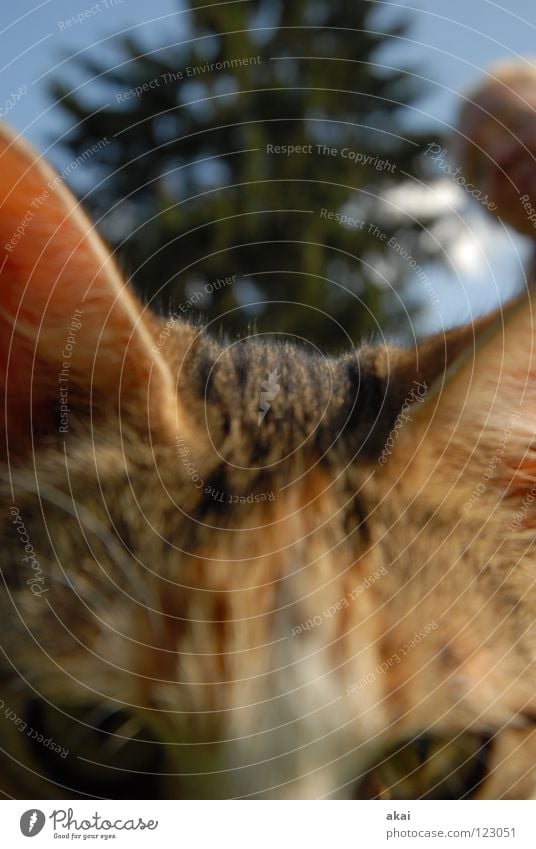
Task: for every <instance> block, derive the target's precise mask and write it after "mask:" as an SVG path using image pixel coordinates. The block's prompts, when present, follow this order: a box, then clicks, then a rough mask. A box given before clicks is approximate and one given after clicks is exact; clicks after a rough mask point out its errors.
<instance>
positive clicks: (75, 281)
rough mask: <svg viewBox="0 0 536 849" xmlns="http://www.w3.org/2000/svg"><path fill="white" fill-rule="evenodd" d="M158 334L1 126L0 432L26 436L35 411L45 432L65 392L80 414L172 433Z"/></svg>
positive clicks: (21, 145)
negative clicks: (116, 414) (103, 413)
mask: <svg viewBox="0 0 536 849" xmlns="http://www.w3.org/2000/svg"><path fill="white" fill-rule="evenodd" d="M160 330H161V327H160V323H159V322H158V321H157V320H156V319H155V317H154V316H153V315H152V314H151V313H150V312H149V311H148V310H147V309H146V308H144V306H143V304H141V303H140V302H139V301H138V299H137V298H136V297H135V296H134V295H133V294H132V292H131V291H130V290H129V288H128V287H127V285H126V283H125V282H124V280H123V279H122V277H121V275H120V274H119V272H118V269H117V267H116V265H115V263H114V261H113V259H112V257H111V255H110V253H109V251H108V250H107V248H106V247H105V245H104V244H103V242H102V240H101V239H100V238H99V236H98V235H97V233H96V231H95V227H94V226H93V225H92V223H91V222H90V221H89V219H88V218H87V217H86V215H85V214H84V212H83V211H82V209H81V207H80V205H79V204H78V202H77V201H76V199H75V198H74V197H73V195H72V194H71V193H70V191H69V190H68V189H67V188H66V186H65V184H64V182H63V180H62V179H61V177H60V176H58V174H57V173H56V172H55V171H54V170H53V169H52V168H51V167H50V166H49V165H48V164H47V162H46V161H45V160H44V159H43V158H42V157H40V156H39V155H38V154H37V153H36V152H35V151H34V150H33V149H32V148H31V147H30V146H29V145H28V144H26V143H25V142H23V141H21V140H20V139H18V138H16V137H15V135H14V134H13V133H12V132H11V131H10V130H8V129H7V128H6V127H5V126H1V127H0V387H1V389H2V390H3V394H4V395H6V403H5V406H4V410H5V416H4V414H2V417H1V419H2V424H1V426H0V432H2V431H4V429H5V428H7V429H8V431H9V432H10V434H11V439H10V442H11V443H12V444H13V442H16V441H17V440H22V439H23V434H22V431H24V430H25V422H28V421H29V420H30V416H31V418H32V425H31V431H32V434H33V435H35V434H36V433H43V432H47V431H48V430H49V429H51V428H52V427H53V426H54V425H53V422H56V421H57V411H58V407H59V406H60V402H61V401H62V398H67V397H68V399H69V401H68V403H69V406H70V408H71V409H72V411H73V413H75V414H77V415H86V414H87V415H89V413H90V408H92V410H91V412H92V413H93V414H94V415H98V413H99V410H108V411H109V410H110V409H112V408H114V409H116V410H120V411H121V413H122V414H123V413H124V414H125V415H128V414H129V411H132V410H134V411H135V414H136V416H137V417H138V420H139V421H144V422H145V425H149V426H150V427H151V429H152V430H154V431H155V432H157V433H159V434H162V433H165V432H169V433H170V434H171V433H172V432H173V431H174V429H175V428H176V406H175V402H176V393H175V381H174V378H173V375H172V373H171V368H170V364H169V363H168V362H167V361H166V359H165V358H164V357H163V356H162V355H161V352H160V350H159V348H158V346H156V345H155V343H156V341H157V338H158V334H159V332H160ZM60 390H61V391H60ZM62 392H63V395H62ZM26 430H28V428H26ZM25 435H26V437H27V436H28V433H26V434H25Z"/></svg>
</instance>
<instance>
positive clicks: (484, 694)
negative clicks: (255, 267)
mask: <svg viewBox="0 0 536 849" xmlns="http://www.w3.org/2000/svg"><path fill="white" fill-rule="evenodd" d="M0 203H1V204H2V212H1V215H0V246H1V251H2V263H3V264H2V267H1V272H0V278H1V280H0V329H1V332H0V377H1V382H2V388H3V395H4V408H3V409H4V415H3V417H2V424H1V431H2V440H3V444H4V459H3V462H2V466H1V480H2V510H3V513H4V518H3V530H2V555H1V557H2V562H1V566H2V576H3V581H4V586H3V590H2V593H1V607H2V622H3V626H2V650H3V655H2V657H3V659H2V661H1V663H0V677H1V678H2V680H3V684H4V686H3V688H2V703H3V704H2V706H1V711H0V743H1V745H2V747H3V749H4V752H5V754H4V755H3V759H4V764H3V774H4V775H5V776H6V786H5V788H3V789H4V790H5V792H8V793H11V794H12V795H15V796H17V795H28V794H29V795H30V796H33V797H39V798H43V797H45V796H51V797H67V798H69V797H72V796H77V795H81V796H84V795H90V796H95V795H96V796H99V795H101V796H110V797H122V796H123V797H127V798H132V797H136V796H137V795H141V796H142V797H147V796H151V795H155V796H156V795H166V796H205V797H206V796H212V797H214V796H215V797H218V796H247V795H253V796H257V797H260V796H287V797H293V796H299V797H308V796H327V795H331V796H342V797H345V796H352V795H354V796H367V797H368V796H377V795H380V796H383V797H385V798H389V797H393V798H415V797H416V796H418V795H423V794H426V793H428V794H430V795H434V794H435V795H438V796H440V797H442V796H445V795H446V796H448V795H450V796H460V795H463V794H464V793H469V792H471V793H475V794H478V793H479V794H480V795H483V796H486V795H487V796H488V797H495V796H498V795H504V794H513V795H514V796H515V795H518V796H528V795H531V793H532V792H533V779H532V778H531V775H532V771H531V770H529V769H528V764H529V762H530V763H532V761H531V758H532V754H531V752H532V751H533V746H534V743H533V741H532V736H533V733H532V727H533V725H532V723H533V718H534V711H535V708H536V705H535V704H534V696H533V691H534V687H533V686H532V675H533V672H532V667H531V664H532V663H533V658H534V651H535V634H534V625H533V622H534V610H535V606H536V600H535V597H534V589H533V572H534V567H535V566H536V564H535V563H534V555H533V553H532V539H533V528H534V525H535V520H534V516H535V513H534V507H533V502H534V498H535V493H534V492H533V487H534V486H535V482H536V475H535V469H536V465H535V459H534V457H535V454H534V447H533V422H534V420H535V414H536V391H535V389H534V368H535V362H534V359H535V355H534V353H533V330H532V311H531V302H530V300H529V299H528V298H522V299H520V300H518V301H517V302H516V303H513V304H511V305H509V306H508V307H507V308H506V309H504V310H502V311H499V312H498V313H497V314H495V315H492V316H490V317H487V318H485V319H481V320H480V321H478V322H476V323H475V324H470V325H467V326H465V327H461V328H458V329H454V330H450V331H448V332H445V333H442V334H440V335H438V336H435V337H432V338H431V339H428V340H426V341H424V342H423V343H422V344H419V345H416V346H415V347H414V348H413V349H402V348H398V347H394V346H393V347H390V346H378V347H371V346H362V347H356V348H355V349H353V350H349V351H348V352H347V353H345V354H344V355H342V356H340V357H338V358H334V357H324V356H322V355H321V354H318V353H315V354H311V353H310V352H308V351H307V350H306V349H304V348H300V347H296V346H292V345H289V344H286V343H279V342H277V341H273V340H272V341H270V340H266V339H265V338H264V337H258V338H257V337H248V338H246V339H241V340H231V341H227V342H221V341H220V342H216V341H215V340H214V339H212V338H210V336H209V335H208V334H206V333H205V331H204V330H203V328H202V327H200V326H199V325H195V324H190V323H188V322H186V321H184V320H183V319H182V318H181V316H180V310H177V313H176V314H173V315H171V316H166V317H164V318H162V317H157V316H156V315H155V314H153V312H152V311H151V309H150V305H146V304H143V303H142V302H141V300H139V299H138V298H137V297H136V296H135V295H134V294H133V292H132V291H131V290H130V289H129V287H128V285H127V284H126V282H125V281H124V279H123V277H122V276H121V274H120V272H119V270H118V267H117V265H116V264H115V263H114V260H113V258H112V257H111V255H110V253H109V251H108V250H107V249H106V247H105V246H104V245H103V243H102V241H101V240H100V238H99V237H98V235H97V233H96V231H95V228H94V226H93V225H92V224H91V223H90V221H89V220H88V218H87V217H86V216H85V215H84V213H83V212H82V211H81V209H80V206H79V204H78V203H77V202H76V200H75V199H74V198H73V196H72V195H71V194H70V193H69V191H68V190H67V189H66V187H65V185H64V184H63V182H62V181H61V179H60V178H59V177H58V176H57V175H56V174H55V173H54V172H53V170H52V169H51V168H50V167H49V166H48V165H47V164H46V163H45V162H44V161H43V159H42V158H41V157H39V156H38V155H37V154H36V153H35V152H34V151H32V150H31V148H29V147H28V146H27V145H26V144H25V143H23V142H21V141H20V140H19V139H17V138H15V137H14V135H12V134H11V133H10V132H9V131H8V130H6V129H5V128H4V129H3V130H2V135H1V140H0ZM531 743H532V748H531V745H529V744H531ZM385 764H387V767H386V768H385V769H384V766H385ZM393 764H395V767H394V768H395V774H398V775H399V779H398V780H396V781H393V779H392V776H393V774H394V773H393ZM382 765H383V766H382ZM396 769H398V773H396ZM385 775H388V776H391V778H389V779H387V778H386V777H385Z"/></svg>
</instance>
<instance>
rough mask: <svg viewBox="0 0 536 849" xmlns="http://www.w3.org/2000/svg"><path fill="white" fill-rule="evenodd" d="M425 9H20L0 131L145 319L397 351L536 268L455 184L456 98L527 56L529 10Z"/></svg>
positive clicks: (480, 6) (223, 5)
mask: <svg viewBox="0 0 536 849" xmlns="http://www.w3.org/2000/svg"><path fill="white" fill-rule="evenodd" d="M432 5H433V7H434V8H433V10H431V9H430V8H428V7H429V6H430V4H428V3H425V2H424V0H415V2H413V3H391V2H372V0H354V1H353V2H348V0H291V2H279V0H225V2H215V3H211V2H207V0H203V2H195V1H194V2H184V3H183V2H180V1H179V0H151V2H150V3H147V2H146V0H143V2H142V0H94V2H92V0H19V3H18V4H17V7H16V10H15V7H13V8H10V9H9V10H3V26H2V30H1V45H2V66H3V67H2V95H1V97H0V115H1V116H2V117H3V118H4V119H5V120H6V121H7V122H9V123H10V124H11V125H12V126H14V127H15V128H16V129H17V131H19V132H21V133H23V134H24V135H25V136H26V137H27V138H29V140H30V141H32V142H33V144H34V145H35V146H36V147H38V149H39V150H40V151H42V152H43V153H45V154H46V156H47V157H48V158H49V159H50V160H51V161H52V163H53V164H54V165H55V166H56V168H57V169H58V171H59V172H60V174H61V175H62V177H63V178H64V179H65V181H66V182H67V183H68V184H69V185H70V186H71V188H72V189H73V191H74V192H75V193H76V195H77V196H78V197H79V198H81V199H82V200H83V203H84V205H85V206H86V208H87V209H88V210H89V212H90V214H91V215H92V216H93V218H94V220H95V221H96V222H97V226H98V229H99V230H100V232H101V233H102V234H103V235H104V237H105V238H106V240H107V241H108V243H109V244H111V246H112V247H113V249H114V251H115V252H116V254H117V257H118V261H119V263H120V265H121V268H122V269H123V271H124V273H125V275H126V276H127V278H128V279H129V280H131V282H132V284H133V285H134V287H135V288H136V289H137V291H138V292H139V293H140V294H141V295H142V296H143V298H144V299H145V300H146V301H147V302H149V303H151V305H152V306H153V307H154V308H155V309H157V310H159V311H161V312H163V313H169V312H171V313H173V312H177V313H179V314H181V315H185V316H189V317H190V318H192V319H193V320H200V321H202V322H203V323H207V324H210V326H211V328H212V329H213V331H214V332H216V333H225V334H228V335H229V336H231V337H237V336H242V335H244V334H246V333H251V332H260V333H269V334H270V333H288V334H290V335H292V336H294V337H303V338H305V339H307V340H309V341H310V342H312V343H313V344H315V345H318V346H319V347H321V348H322V349H324V350H331V351H340V350H342V349H344V348H347V347H348V345H349V340H351V341H352V342H354V343H358V342H359V341H361V340H363V339H370V338H374V337H378V336H382V335H383V334H386V335H388V336H389V337H390V338H394V339H395V340H405V341H410V340H412V339H414V338H415V337H416V336H421V335H423V334H424V333H428V332H430V331H434V330H440V329H441V328H443V327H447V326H451V325H453V324H456V323H459V322H462V321H466V320H469V319H470V318H473V317H475V316H476V315H478V314H480V313H482V312H485V311H487V310H489V309H490V308H491V307H492V306H494V305H496V304H497V303H499V302H501V301H504V300H505V299H506V298H507V297H508V296H509V295H511V294H512V293H513V292H515V291H516V290H518V289H520V288H521V287H522V286H523V285H525V284H526V280H525V268H526V264H527V257H528V255H529V253H530V247H531V246H530V240H527V239H525V238H523V237H521V236H519V235H518V234H516V233H514V232H513V231H512V230H510V229H509V228H508V227H506V226H505V225H504V224H503V223H502V222H501V221H500V220H496V219H493V218H492V217H491V216H490V215H489V213H487V212H486V211H485V209H484V208H483V205H482V204H481V203H478V202H477V201H475V200H474V199H473V198H471V197H470V196H469V194H468V192H467V191H466V190H464V189H463V188H462V187H461V186H460V185H458V181H457V180H456V179H454V178H453V176H452V175H451V174H449V173H448V165H450V166H451V168H453V169H455V168H456V146H455V134H454V126H455V123H456V115H457V111H458V109H459V107H460V104H461V99H462V98H463V95H464V93H466V92H467V91H468V89H469V88H470V87H471V86H474V84H475V83H477V82H478V80H479V78H480V75H481V74H482V72H483V71H484V70H485V69H486V68H487V67H488V66H489V65H490V63H492V62H494V61H496V60H497V59H500V58H503V57H506V58H508V57H510V58H516V57H520V56H524V55H532V54H536V8H535V7H534V4H533V3H532V2H530V0H510V2H509V4H508V8H503V7H501V6H500V5H499V4H498V3H495V2H491V0H472V2H471V3H467V2H466V0H465V2H462V0H451V2H449V3H448V4H432ZM432 145H436V147H431V146H432ZM439 150H441V151H443V153H442V155H441V156H437V155H436V156H435V157H434V156H433V155H431V152H436V154H437V151H439Z"/></svg>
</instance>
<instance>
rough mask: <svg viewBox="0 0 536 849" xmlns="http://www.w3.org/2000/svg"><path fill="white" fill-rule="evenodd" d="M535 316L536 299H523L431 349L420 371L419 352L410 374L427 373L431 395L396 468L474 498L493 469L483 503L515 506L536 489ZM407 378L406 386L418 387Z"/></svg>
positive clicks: (404, 438)
mask: <svg viewBox="0 0 536 849" xmlns="http://www.w3.org/2000/svg"><path fill="white" fill-rule="evenodd" d="M535 318H536V316H535V314H534V303H533V299H532V297H530V296H529V295H523V296H522V297H519V298H517V299H516V300H514V301H512V302H511V303H510V304H507V305H506V306H504V307H502V308H501V309H499V310H497V311H496V312H495V313H493V314H492V315H490V316H489V317H488V318H486V319H483V320H481V321H479V322H478V323H477V324H474V325H473V324H468V325H466V326H465V327H462V328H460V329H458V330H452V331H448V332H447V333H446V334H445V335H444V336H442V337H441V336H438V337H434V339H432V340H430V341H429V342H427V343H425V344H424V346H422V347H421V348H420V349H419V350H418V354H419V368H418V369H417V368H416V365H415V362H416V360H415V356H414V355H413V354H412V355H411V357H407V358H406V362H405V363H403V364H402V366H403V370H404V371H405V374H406V375H407V376H411V369H412V368H413V370H414V372H415V373H417V371H418V372H419V373H420V374H424V375H427V377H426V378H425V380H426V382H427V384H428V392H427V394H426V399H425V400H424V401H423V402H422V401H421V403H414V404H413V405H412V407H411V415H410V418H411V421H410V422H409V424H408V426H407V427H403V428H401V429H400V431H399V432H398V433H397V439H396V443H397V444H396V446H395V448H394V450H393V452H392V457H393V461H395V465H396V466H398V465H399V464H402V465H404V466H406V467H407V468H409V467H410V466H411V472H412V484H413V485H414V486H415V487H416V488H417V487H418V486H419V485H420V483H422V482H424V481H426V482H427V481H429V480H430V477H431V476H433V479H434V482H435V483H437V484H438V485H439V483H440V481H441V480H443V481H444V483H445V485H446V486H447V488H448V487H449V486H451V484H452V485H453V486H455V487H456V490H457V492H458V493H460V492H461V491H462V490H464V489H466V490H467V491H469V492H471V491H472V490H473V488H474V487H475V482H476V483H478V482H479V481H480V480H481V478H482V476H483V475H484V474H485V473H486V468H487V465H489V464H491V466H492V469H491V472H490V473H486V484H485V486H484V487H482V490H483V492H484V491H485V497H483V499H482V500H483V502H486V501H487V499H488V498H492V499H493V500H494V501H496V500H501V501H503V500H504V498H505V497H507V496H508V497H511V498H512V501H511V504H512V505H514V506H515V502H516V499H519V500H520V499H521V498H522V496H523V494H524V493H525V492H527V491H528V490H530V489H531V487H533V486H534V484H535V482H536V453H535V447H534V445H535V444H534V433H535V432H536V345H535V341H536V339H535V330H534V322H535ZM447 352H448V354H447ZM410 361H411V363H410ZM396 370H397V366H396V364H395V373H396ZM407 376H406V379H405V381H402V384H403V385H405V386H410V381H409V379H408V377H407ZM420 477H422V481H421V480H420ZM449 481H450V483H449ZM432 491H433V487H432V489H430V488H428V489H427V493H428V496H429V497H431V493H432ZM438 492H439V488H438ZM458 497H460V496H458ZM462 497H464V496H463V495H462ZM510 509H513V507H511V508H510Z"/></svg>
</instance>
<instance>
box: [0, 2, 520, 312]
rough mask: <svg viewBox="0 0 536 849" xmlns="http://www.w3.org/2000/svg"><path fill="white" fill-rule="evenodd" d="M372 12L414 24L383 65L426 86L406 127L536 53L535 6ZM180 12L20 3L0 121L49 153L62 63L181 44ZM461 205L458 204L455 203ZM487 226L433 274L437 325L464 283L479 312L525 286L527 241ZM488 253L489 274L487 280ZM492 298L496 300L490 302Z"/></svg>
mask: <svg viewBox="0 0 536 849" xmlns="http://www.w3.org/2000/svg"><path fill="white" fill-rule="evenodd" d="M245 1H246V2H247V0H245ZM208 2H209V0H207V4H208ZM505 2H506V0H505ZM374 5H375V6H376V8H377V14H378V20H379V21H381V20H382V18H383V17H384V16H387V17H389V18H392V17H393V16H395V17H396V16H397V14H399V13H406V14H407V15H408V16H409V17H410V18H411V20H412V21H413V25H412V29H411V36H410V38H408V39H404V40H400V41H398V42H394V43H393V44H392V45H391V46H390V47H389V48H387V49H384V50H383V51H382V53H381V54H380V56H379V57H378V58H379V60H380V61H382V62H385V63H386V64H392V65H400V64H403V65H408V64H411V65H413V66H417V67H418V69H419V72H420V73H421V74H422V75H423V77H424V78H425V79H426V80H428V83H429V94H428V95H427V96H426V97H425V98H424V99H423V100H422V102H421V103H420V104H419V108H420V111H415V112H411V113H408V116H407V120H409V121H411V122H412V123H416V122H417V123H419V124H422V125H424V126H429V127H430V128H431V129H436V130H445V129H447V128H448V127H449V126H450V125H451V124H452V121H453V119H454V116H455V111H456V106H457V103H458V102H459V101H458V97H459V92H460V91H463V90H464V89H466V88H467V86H469V85H471V83H472V82H473V81H474V80H475V79H476V78H477V77H478V75H479V73H480V71H481V70H483V69H485V68H486V67H487V66H489V64H490V63H492V62H493V61H494V60H497V59H499V58H503V57H505V56H510V57H516V56H517V57H519V56H523V55H531V54H535V55H536V4H535V3H534V0H508V7H507V8H506V6H502V5H501V4H499V3H495V2H492V0H449V2H448V3H446V2H435V3H433V2H426V0H413V2H407V3H405V2H398V3H391V2H376V0H375V2H374ZM180 8H181V6H180V3H179V2H177V0H150V2H147V0H18V3H17V4H16V6H15V4H13V6H11V7H10V8H9V9H8V10H7V11H3V15H2V18H3V20H2V27H1V28H0V45H1V51H0V56H1V57H2V76H1V79H2V85H1V89H0V92H1V93H0V110H2V114H4V115H5V117H6V120H7V121H8V122H9V123H11V124H12V125H13V126H14V127H15V128H16V129H18V130H19V131H21V132H24V134H25V135H26V136H27V137H28V138H29V139H30V140H31V141H32V142H33V143H34V144H35V145H36V146H37V147H38V148H40V149H41V150H45V149H46V148H47V147H48V146H49V144H50V142H51V141H52V140H54V139H55V138H57V137H58V135H60V134H61V132H62V131H63V130H64V129H66V127H67V124H66V119H65V118H64V117H63V115H62V113H61V111H60V110H59V108H58V107H57V106H55V105H54V104H53V103H52V101H51V99H50V97H49V94H48V92H47V83H48V82H49V80H50V78H51V76H52V75H53V74H54V72H55V70H57V66H58V64H59V63H61V62H63V61H64V60H65V58H66V57H67V56H68V55H72V54H73V53H76V52H77V51H80V50H85V49H88V48H91V49H92V50H93V52H101V53H102V54H104V55H110V56H111V55H113V52H111V51H112V44H113V39H112V38H111V36H113V35H114V34H117V33H119V32H125V31H128V30H129V29H133V31H134V32H136V33H137V34H138V36H140V37H141V38H142V40H143V42H144V44H146V45H147V46H148V47H149V48H150V47H156V46H163V45H165V44H166V43H169V42H173V41H176V40H177V39H178V38H179V37H180V30H181V26H180V21H181V17H182V19H183V20H184V18H183V16H182V15H181V12H180V11H179V10H180ZM4 9H5V7H4ZM79 13H82V14H85V15H86V17H85V19H84V20H83V21H82V22H79V23H78V22H77V23H76V24H73V25H71V26H68V25H67V24H66V23H65V22H66V21H67V20H68V19H70V18H72V17H73V16H75V15H77V14H79ZM67 67H69V66H66V65H64V66H63V68H62V70H63V73H64V76H65V73H66V72H67V74H68V78H69V80H70V81H71V84H73V85H75V84H77V83H78V82H83V79H82V78H78V79H77V78H76V75H75V72H74V71H73V69H72V68H71V67H69V70H68V71H66V68H67ZM69 75H70V76H69ZM21 87H22V88H21ZM17 91H19V92H21V91H25V93H24V94H23V95H22V96H20V99H19V100H18V101H17V102H16V103H15V105H13V106H12V107H10V106H9V103H10V99H11V95H12V94H13V93H15V92H17ZM49 155H50V156H51V158H52V159H53V161H54V162H55V163H56V164H57V165H60V166H61V164H62V161H61V154H60V153H59V152H58V151H54V150H51V152H50V154H49ZM445 197H446V195H445ZM412 202H413V203H415V202H416V203H417V204H418V199H415V198H413V200H412ZM447 202H448V201H447ZM463 202H464V199H463V198H461V197H458V201H457V203H458V204H462V205H463ZM455 205H456V204H455ZM488 219H489V217H487V216H486V215H484V213H482V212H481V211H480V210H478V209H477V208H476V205H475V204H473V205H472V206H469V207H468V210H466V211H465V212H464V223H465V228H464V229H465V241H464V240H463V239H462V238H461V237H460V242H459V243H458V245H457V248H458V253H457V255H456V253H455V254H454V255H453V262H454V263H455V267H454V268H453V269H452V270H451V271H439V270H434V280H435V281H436V285H437V287H438V291H439V292H440V296H441V298H442V301H443V303H444V306H443V308H442V312H441V315H440V316H438V315H433V314H430V315H429V316H428V322H429V324H430V326H434V325H437V324H438V323H441V322H442V321H443V320H447V321H451V320H452V317H453V316H454V318H455V319H457V318H460V319H461V318H463V317H465V316H462V315H460V316H457V315H454V314H453V313H452V311H451V312H450V314H449V313H448V310H449V304H450V303H452V302H457V301H456V297H453V291H454V289H455V288H456V287H457V286H459V287H461V289H462V290H463V296H464V299H465V301H466V302H467V304H469V307H468V308H469V309H473V308H474V309H475V310H478V309H479V308H482V305H484V306H486V307H487V306H490V305H492V303H494V302H495V301H496V300H498V299H499V298H500V297H504V294H505V292H506V293H507V292H508V291H509V288H510V289H511V288H512V286H513V284H512V283H511V281H512V280H515V279H519V275H520V273H521V264H520V259H519V257H518V253H517V252H518V250H521V252H522V256H524V253H523V251H524V246H523V243H522V241H521V240H519V239H517V238H515V237H514V238H513V237H512V234H510V233H508V232H506V231H505V230H504V228H502V227H501V225H498V224H495V223H494V222H493V221H491V220H488ZM525 253H526V250H525ZM481 255H482V256H481ZM484 255H485V260H486V263H489V269H486V270H485V272H484V273H483V271H482V261H481V259H482V257H484ZM456 264H457V265H456ZM490 274H491V275H492V277H493V279H494V281H495V280H496V281H498V282H497V287H496V288H497V292H496V293H495V294H493V293H491V294H490V292H491V290H490V287H489V275H490ZM505 280H506V283H503V282H502V281H505ZM486 287H487V289H486ZM493 288H494V287H493ZM485 291H487V293H488V294H486V295H484V292H485ZM462 300H463V299H462ZM458 302H459V301H458ZM463 309H466V307H463ZM449 316H450V317H449ZM445 317H446V318H445Z"/></svg>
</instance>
